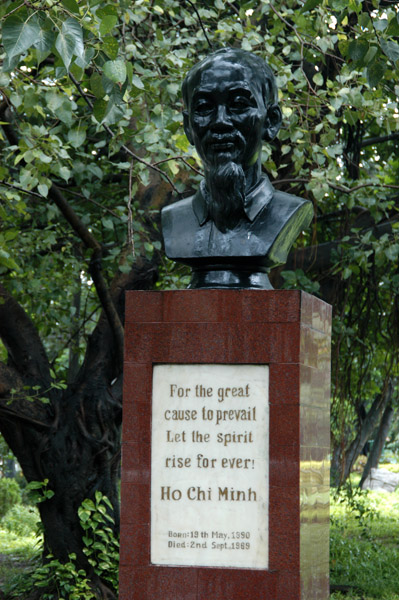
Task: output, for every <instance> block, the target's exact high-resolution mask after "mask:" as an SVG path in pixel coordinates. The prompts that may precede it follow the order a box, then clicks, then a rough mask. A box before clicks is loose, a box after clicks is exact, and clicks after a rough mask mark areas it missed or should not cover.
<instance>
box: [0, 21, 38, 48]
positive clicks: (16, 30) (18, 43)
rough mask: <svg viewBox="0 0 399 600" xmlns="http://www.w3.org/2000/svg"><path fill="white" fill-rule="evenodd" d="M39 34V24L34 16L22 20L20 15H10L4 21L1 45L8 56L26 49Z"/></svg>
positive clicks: (35, 40)
mask: <svg viewBox="0 0 399 600" xmlns="http://www.w3.org/2000/svg"><path fill="white" fill-rule="evenodd" d="M39 36H40V25H39V23H38V21H37V19H36V18H35V17H32V18H31V19H29V20H28V21H23V19H21V18H20V17H18V16H16V15H11V17H8V19H6V20H5V21H4V25H3V45H4V49H5V51H6V52H7V55H8V57H9V58H12V57H13V56H18V55H19V54H22V53H23V52H25V50H28V48H30V47H31V46H33V44H34V43H35V42H37V39H38V37H39Z"/></svg>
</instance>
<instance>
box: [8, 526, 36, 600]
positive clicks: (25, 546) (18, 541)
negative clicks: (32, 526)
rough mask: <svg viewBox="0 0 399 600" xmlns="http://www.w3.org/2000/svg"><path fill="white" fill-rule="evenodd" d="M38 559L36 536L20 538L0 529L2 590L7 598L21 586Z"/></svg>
mask: <svg viewBox="0 0 399 600" xmlns="http://www.w3.org/2000/svg"><path fill="white" fill-rule="evenodd" d="M38 557H39V550H38V538H37V537H36V536H35V535H28V536H18V535H16V534H15V533H12V532H10V531H6V530H4V529H1V528H0V590H1V592H3V594H4V595H5V596H7V595H9V594H11V593H12V591H13V590H15V589H16V588H17V587H19V586H20V584H21V583H22V582H23V580H24V579H25V578H26V575H27V573H29V571H32V569H33V567H34V565H35V563H36V562H37V559H38Z"/></svg>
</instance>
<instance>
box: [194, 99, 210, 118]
mask: <svg viewBox="0 0 399 600" xmlns="http://www.w3.org/2000/svg"><path fill="white" fill-rule="evenodd" d="M213 108H214V106H213V104H212V102H211V101H210V100H207V99H206V98H199V99H198V100H197V102H196V103H195V105H194V111H195V112H196V113H197V114H200V115H205V114H208V113H210V112H212V110H213Z"/></svg>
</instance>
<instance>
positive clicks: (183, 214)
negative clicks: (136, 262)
mask: <svg viewBox="0 0 399 600" xmlns="http://www.w3.org/2000/svg"><path fill="white" fill-rule="evenodd" d="M193 198H194V196H189V197H188V198H184V199H183V200H178V201H177V202H174V203H173V204H169V206H165V207H164V208H163V209H162V212H161V219H162V235H163V239H164V246H165V253H166V256H168V257H169V258H173V259H175V260H176V259H177V258H179V257H184V256H187V255H188V254H190V252H192V245H193V239H194V235H195V232H196V230H197V228H198V221H197V218H196V216H195V213H194V210H193Z"/></svg>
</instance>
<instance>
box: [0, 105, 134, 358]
mask: <svg viewBox="0 0 399 600" xmlns="http://www.w3.org/2000/svg"><path fill="white" fill-rule="evenodd" d="M8 112H9V111H8V105H7V103H6V102H3V103H2V104H1V105H0V117H1V119H2V120H3V121H7V122H8V124H7V125H2V127H3V130H4V133H5V134H6V137H7V139H8V141H9V142H10V143H12V144H17V143H18V137H17V135H16V133H15V131H14V128H13V127H12V125H11V122H10V121H11V117H10V116H9V115H8V114H7V113H8ZM21 162H22V161H21ZM34 194H35V196H36V195H37V193H36V192H34ZM49 197H50V198H51V200H53V202H54V204H55V205H56V206H57V207H58V209H59V210H60V212H61V214H62V215H63V216H64V217H65V219H66V220H67V221H68V223H69V224H70V225H71V227H72V229H73V230H74V231H75V233H76V234H77V235H78V236H79V238H80V239H81V240H82V241H83V243H84V244H85V246H86V247H87V248H91V249H92V250H93V256H92V261H93V264H96V265H97V267H96V268H95V269H94V270H93V273H94V276H93V275H92V277H93V282H94V285H95V287H96V291H97V294H98V297H99V299H100V302H101V304H102V306H103V308H104V311H105V313H106V315H107V317H108V319H109V323H110V325H111V328H112V330H113V332H114V336H115V343H116V347H117V352H118V354H119V355H120V356H123V326H122V323H121V320H120V318H119V315H118V313H117V311H116V309H115V307H114V306H113V303H112V298H111V295H110V292H109V289H108V287H107V284H106V282H105V279H104V276H103V274H102V271H101V258H102V247H101V245H100V244H99V242H98V241H97V240H96V238H95V237H94V236H93V235H92V234H91V233H90V231H89V230H88V229H87V227H86V226H85V225H84V223H83V221H82V220H81V219H80V217H79V216H78V215H77V214H76V212H75V211H74V210H73V208H72V207H71V205H70V204H69V203H68V201H67V200H66V198H65V197H64V195H63V194H62V192H61V190H60V188H59V187H58V186H57V185H55V184H54V183H53V184H52V185H51V187H50V189H49ZM89 270H90V269H89Z"/></svg>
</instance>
